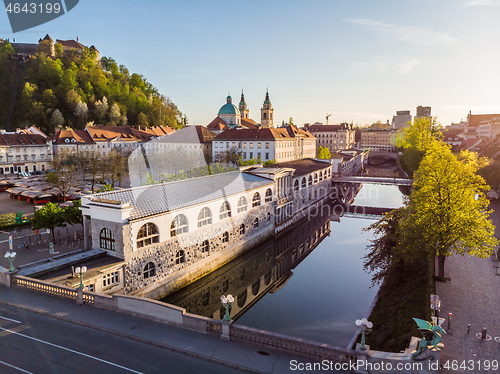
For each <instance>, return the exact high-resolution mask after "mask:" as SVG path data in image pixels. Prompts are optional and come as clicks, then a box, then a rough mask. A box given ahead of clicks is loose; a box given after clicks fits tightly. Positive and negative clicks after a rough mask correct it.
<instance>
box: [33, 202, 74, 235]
mask: <svg viewBox="0 0 500 374" xmlns="http://www.w3.org/2000/svg"><path fill="white" fill-rule="evenodd" d="M65 218H66V217H65V215H64V212H63V210H62V209H61V207H59V206H58V205H56V204H54V203H47V204H45V205H44V206H43V207H42V208H41V209H39V210H37V211H35V215H34V217H33V220H32V221H31V222H32V225H33V226H32V228H33V230H40V229H50V232H51V233H52V242H55V241H56V238H55V235H54V228H56V227H66V223H65V220H66V219H65Z"/></svg>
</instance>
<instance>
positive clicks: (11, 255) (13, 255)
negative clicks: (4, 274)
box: [4, 252, 16, 272]
mask: <svg viewBox="0 0 500 374" xmlns="http://www.w3.org/2000/svg"><path fill="white" fill-rule="evenodd" d="M4 257H5V259H6V260H7V261H9V263H10V268H9V271H10V272H12V271H14V270H16V269H14V266H12V262H13V261H14V259H15V258H16V252H7V253H6V254H5V256H4Z"/></svg>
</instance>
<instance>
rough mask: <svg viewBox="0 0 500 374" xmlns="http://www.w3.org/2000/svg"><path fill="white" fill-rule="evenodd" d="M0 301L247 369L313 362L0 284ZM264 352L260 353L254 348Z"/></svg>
mask: <svg viewBox="0 0 500 374" xmlns="http://www.w3.org/2000/svg"><path fill="white" fill-rule="evenodd" d="M0 304H5V305H10V306H14V307H18V308H22V309H26V310H30V311H33V312H35V313H39V314H43V315H46V316H50V317H52V318H56V319H59V320H62V321H66V322H70V323H75V324H79V325H83V326H87V327H90V328H93V329H97V330H100V331H105V332H108V333H111V334H115V335H119V336H123V337H126V338H130V339H133V340H137V341H140V342H143V343H147V344H151V345H154V346H157V347H161V348H165V349H169V350H172V351H176V352H179V353H184V354H186V355H189V356H192V357H197V358H200V359H203V360H206V361H210V362H213V363H216V364H220V365H224V366H228V367H232V368H235V369H238V370H241V371H243V372H249V373H289V372H290V360H297V361H298V362H302V363H307V362H313V361H311V360H308V359H304V358H301V357H294V356H290V355H287V354H284V353H280V352H276V351H272V350H270V349H267V348H262V347H258V346H252V345H248V344H244V343H239V342H233V341H230V342H228V341H224V340H222V339H220V338H218V337H216V336H212V335H207V334H202V333H197V332H194V331H190V330H186V329H182V328H179V327H176V326H172V325H167V324H163V323H159V322H154V321H151V320H147V319H142V318H138V317H134V316H131V315H128V314H122V313H117V312H113V311H109V310H105V309H99V308H96V307H93V306H90V305H77V304H76V303H75V302H72V301H69V300H63V299H58V298H53V297H49V296H45V295H42V294H37V293H32V292H29V291H27V290H22V289H16V288H8V287H4V286H0ZM259 351H260V352H262V351H264V352H267V353H269V355H262V354H259V353H258V352H259Z"/></svg>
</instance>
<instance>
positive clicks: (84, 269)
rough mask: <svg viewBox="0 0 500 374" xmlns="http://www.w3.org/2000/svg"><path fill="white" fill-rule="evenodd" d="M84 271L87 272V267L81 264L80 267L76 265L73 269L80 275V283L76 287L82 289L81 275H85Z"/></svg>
mask: <svg viewBox="0 0 500 374" xmlns="http://www.w3.org/2000/svg"><path fill="white" fill-rule="evenodd" d="M86 272H87V267H86V266H82V268H81V269H80V266H78V267H77V268H76V269H75V274H76V275H78V276H79V277H80V285H79V286H78V288H81V289H83V276H84V275H85V273H86Z"/></svg>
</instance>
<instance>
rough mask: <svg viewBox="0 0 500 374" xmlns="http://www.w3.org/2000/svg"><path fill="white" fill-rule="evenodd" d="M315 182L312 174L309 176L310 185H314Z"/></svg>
mask: <svg viewBox="0 0 500 374" xmlns="http://www.w3.org/2000/svg"><path fill="white" fill-rule="evenodd" d="M312 184H313V177H312V175H310V176H309V186H312Z"/></svg>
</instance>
